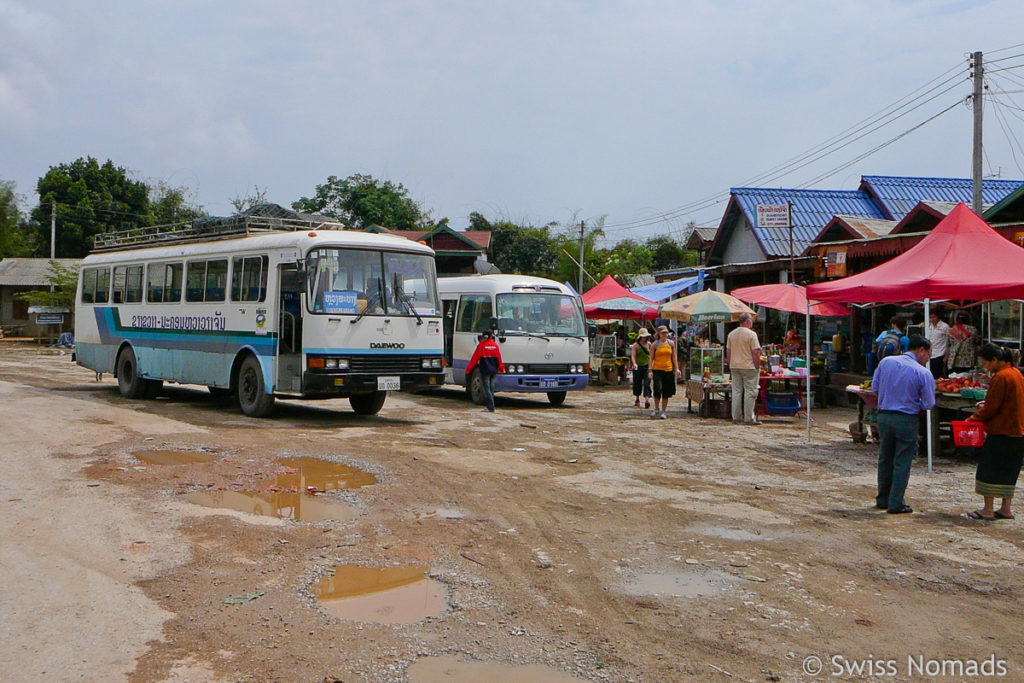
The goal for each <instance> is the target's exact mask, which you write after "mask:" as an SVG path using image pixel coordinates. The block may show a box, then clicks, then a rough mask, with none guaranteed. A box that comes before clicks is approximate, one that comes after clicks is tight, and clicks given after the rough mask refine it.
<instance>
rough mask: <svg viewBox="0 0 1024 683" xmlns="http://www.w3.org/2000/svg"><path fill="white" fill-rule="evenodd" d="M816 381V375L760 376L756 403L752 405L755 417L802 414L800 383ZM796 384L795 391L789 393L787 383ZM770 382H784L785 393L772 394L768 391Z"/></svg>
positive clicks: (802, 403)
mask: <svg viewBox="0 0 1024 683" xmlns="http://www.w3.org/2000/svg"><path fill="white" fill-rule="evenodd" d="M813 379H817V376H816V375H784V374H773V375H761V377H760V379H759V384H760V386H759V388H758V392H757V403H756V404H755V405H754V412H755V414H757V415H795V414H797V413H800V412H803V410H804V401H803V397H802V393H803V392H802V391H801V390H800V384H801V382H804V383H806V382H807V381H808V380H813ZM790 381H795V382H796V391H795V392H793V391H790V387H789V382H790ZM772 382H785V385H786V386H785V389H786V391H785V392H783V393H772V392H770V391H768V389H769V387H770V386H771V383H772Z"/></svg>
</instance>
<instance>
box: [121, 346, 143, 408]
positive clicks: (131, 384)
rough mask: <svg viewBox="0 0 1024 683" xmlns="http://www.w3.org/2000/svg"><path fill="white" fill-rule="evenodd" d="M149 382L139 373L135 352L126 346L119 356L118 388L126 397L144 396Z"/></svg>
mask: <svg viewBox="0 0 1024 683" xmlns="http://www.w3.org/2000/svg"><path fill="white" fill-rule="evenodd" d="M148 387H149V383H148V382H147V380H146V378H145V377H143V376H142V375H140V374H139V364H138V363H137V362H136V360H135V352H134V351H133V350H132V349H131V348H125V349H124V350H122V351H121V355H119V356H118V357H117V388H118V390H119V391H120V392H121V395H122V396H124V397H125V398H143V397H144V396H145V395H146V389H147V388H148Z"/></svg>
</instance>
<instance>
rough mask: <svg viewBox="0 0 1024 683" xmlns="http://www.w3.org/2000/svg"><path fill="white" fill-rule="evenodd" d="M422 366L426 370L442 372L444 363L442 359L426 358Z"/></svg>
mask: <svg viewBox="0 0 1024 683" xmlns="http://www.w3.org/2000/svg"><path fill="white" fill-rule="evenodd" d="M422 365H423V369H424V370H440V369H441V368H443V367H444V361H443V359H441V358H424V359H423V361H422Z"/></svg>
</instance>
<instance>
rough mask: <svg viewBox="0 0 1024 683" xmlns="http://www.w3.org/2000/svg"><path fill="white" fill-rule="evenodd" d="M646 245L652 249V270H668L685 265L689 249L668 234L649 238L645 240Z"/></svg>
mask: <svg viewBox="0 0 1024 683" xmlns="http://www.w3.org/2000/svg"><path fill="white" fill-rule="evenodd" d="M644 247H646V248H647V249H649V250H650V251H651V254H652V260H651V269H652V270H668V269H669V268H679V267H681V266H683V265H685V263H684V262H685V261H686V258H687V255H686V251H687V250H686V249H684V248H683V246H682V245H681V244H679V243H678V242H676V241H675V240H674V239H672V238H671V237H669V236H667V235H658V236H657V237H650V238H648V239H647V241H646V242H644Z"/></svg>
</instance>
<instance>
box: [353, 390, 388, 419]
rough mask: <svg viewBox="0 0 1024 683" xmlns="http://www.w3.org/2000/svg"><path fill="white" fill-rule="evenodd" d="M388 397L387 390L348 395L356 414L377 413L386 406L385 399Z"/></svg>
mask: <svg viewBox="0 0 1024 683" xmlns="http://www.w3.org/2000/svg"><path fill="white" fill-rule="evenodd" d="M387 397H388V392H386V391H374V392H373V393H370V394H353V395H351V396H349V397H348V402H349V403H350V404H351V405H352V410H353V411H354V412H355V414H356V415H376V414H377V413H379V412H380V409H381V408H383V407H384V399H386V398H387Z"/></svg>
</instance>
